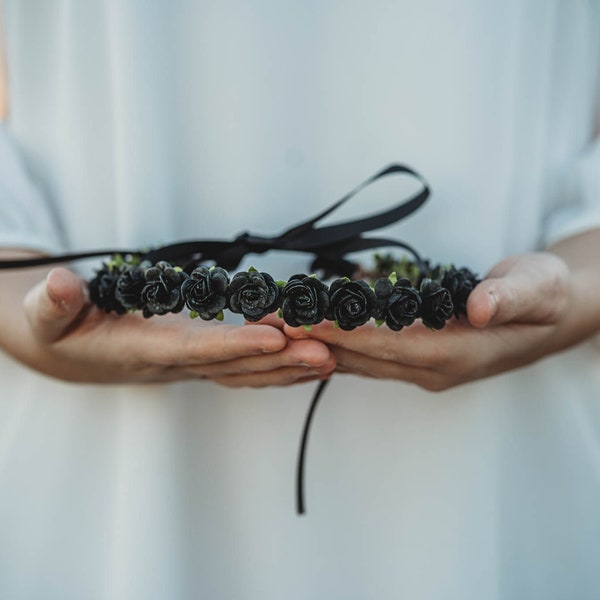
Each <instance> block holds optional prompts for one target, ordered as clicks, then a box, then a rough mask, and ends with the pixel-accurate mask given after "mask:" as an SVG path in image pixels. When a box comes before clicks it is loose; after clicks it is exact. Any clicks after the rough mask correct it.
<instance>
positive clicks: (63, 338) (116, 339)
mask: <svg viewBox="0 0 600 600" xmlns="http://www.w3.org/2000/svg"><path fill="white" fill-rule="evenodd" d="M11 275H12V277H13V278H14V277H15V275H14V273H13V274H11ZM2 276H3V277H9V275H6V274H3V275H2ZM7 306H10V303H9V302H8V301H7V300H6V297H4V298H3V302H1V303H0V308H4V310H7V308H6V307H7ZM17 308H18V307H17ZM24 314H25V317H26V318H22V319H21V320H22V321H23V323H22V325H19V324H18V323H19V320H20V318H21V317H20V315H19V311H18V310H15V311H14V314H13V315H11V317H12V321H11V327H10V328H9V329H10V331H9V332H8V334H7V333H6V332H5V335H4V336H3V338H4V339H3V340H2V342H3V345H4V347H5V348H6V349H7V350H9V351H11V350H12V353H13V354H14V355H15V356H17V358H20V359H21V360H23V361H24V362H26V363H28V364H29V365H30V366H32V367H34V368H35V369H37V370H40V371H42V372H44V373H47V374H49V375H52V376H54V377H58V378H61V379H65V380H70V381H79V382H101V383H119V382H167V381H176V380H182V379H204V378H207V379H212V380H213V381H216V382H217V383H220V384H223V385H226V386H231V387H240V386H251V387H262V386H269V385H287V384H291V383H296V382H299V381H306V380H310V379H319V378H322V377H325V376H327V375H328V374H329V373H330V372H331V371H332V370H333V368H334V366H335V359H334V357H333V355H332V353H331V352H330V351H329V349H328V348H327V346H325V345H324V344H323V343H322V342H318V341H315V340H298V341H294V340H289V339H288V338H286V336H285V335H284V334H283V333H282V332H281V331H280V330H278V329H276V328H274V327H271V326H269V325H261V326H257V327H252V328H250V327H245V326H239V327H238V326H230V325H223V324H220V323H219V324H209V323H204V322H200V320H199V319H198V320H195V321H192V320H191V319H189V317H187V315H184V314H179V315H168V316H162V317H154V318H151V319H144V318H143V317H142V316H141V315H139V314H128V315H123V316H116V315H114V314H106V313H104V312H103V311H101V310H99V309H98V308H97V307H95V306H93V305H91V304H90V302H89V300H88V295H87V287H86V285H85V283H84V282H83V281H81V280H80V279H79V278H77V276H76V275H74V274H73V273H72V272H70V271H68V270H66V269H63V268H57V269H54V270H52V271H50V273H49V274H48V276H47V278H46V279H45V281H42V282H41V283H39V284H38V285H36V286H35V287H34V288H33V289H31V290H30V291H29V292H28V293H27V295H26V297H25V301H24ZM5 318H7V316H6V315H5ZM15 323H17V324H16V325H15ZM9 334H10V335H9ZM11 335H12V339H8V340H7V339H6V338H7V337H10V336H11ZM11 342H12V343H11Z"/></svg>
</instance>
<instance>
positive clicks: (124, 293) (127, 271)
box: [115, 265, 146, 309]
mask: <svg viewBox="0 0 600 600" xmlns="http://www.w3.org/2000/svg"><path fill="white" fill-rule="evenodd" d="M145 273H146V269H144V268H142V267H140V266H137V265H132V266H127V267H125V268H124V269H123V271H122V272H121V275H120V276H119V279H118V280H117V285H116V288H115V298H116V299H117V300H118V301H119V302H120V303H121V304H122V305H123V306H124V307H125V308H127V309H135V308H143V306H144V302H143V301H142V291H143V289H144V286H145V285H146V276H145Z"/></svg>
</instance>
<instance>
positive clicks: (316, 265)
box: [0, 164, 430, 514]
mask: <svg viewBox="0 0 600 600" xmlns="http://www.w3.org/2000/svg"><path fill="white" fill-rule="evenodd" d="M393 174H407V175H412V176H413V177H415V178H417V179H418V180H419V181H420V182H421V184H422V185H423V187H422V189H421V190H420V191H419V192H417V193H416V194H415V195H413V196H412V197H410V198H409V199H408V200H405V201H403V202H401V203H400V204H397V205H395V206H394V207H393V208H391V209H389V210H387V211H384V212H380V213H376V214H374V215H371V216H369V217H365V218H362V219H355V220H352V221H346V222H343V223H338V224H335V225H328V226H325V227H317V225H318V223H319V221H321V220H322V219H324V218H325V217H327V216H328V215H330V214H331V213H333V212H334V211H336V210H337V209H338V208H340V207H341V206H342V205H343V204H345V203H346V202H348V201H349V200H351V199H352V198H353V197H354V196H356V195H357V194H358V193H359V192H360V191H361V190H363V189H364V188H366V187H367V186H369V185H371V184H372V183H374V182H375V181H377V180H378V179H382V178H383V177H387V176H388V175H393ZM429 194H430V190H429V186H428V185H427V182H426V181H425V179H424V178H423V177H422V176H421V175H420V174H419V173H417V172H416V171H414V170H413V169H411V168H410V167H407V166H405V165H398V164H393V165H390V166H389V167H386V168H385V169H383V170H381V171H379V173H376V174H375V175H373V176H372V177H369V179H367V180H365V181H363V182H362V183H361V184H360V185H358V186H357V187H355V188H354V189H353V190H352V191H350V192H349V193H348V194H346V195H345V196H344V197H343V198H341V199H340V200H338V201H337V202H335V203H334V204H332V205H331V206H330V207H329V208H327V209H326V210H324V211H323V212H321V213H319V214H318V215H317V216H315V217H313V218H312V219H309V220H308V221H305V222H304V223H300V224H299V225H296V226H294V227H292V228H291V229H288V230H287V231H285V232H284V233H282V234H281V235H278V236H275V237H262V236H257V235H253V234H250V233H242V234H241V235H239V236H238V237H236V238H235V239H234V240H231V241H222V240H195V241H186V242H178V243H176V244H171V245H168V246H163V247H161V248H157V249H156V250H151V251H149V252H147V251H143V250H123V249H106V250H93V251H89V252H79V253H71V254H61V255H58V256H48V257H43V258H31V259H19V260H2V261H0V269H19V268H24V267H36V266H41V265H50V264H56V263H62V262H71V261H76V260H82V259H86V258H94V257H99V256H110V255H113V254H122V255H128V254H129V255H134V256H137V257H139V258H140V259H142V260H148V261H150V262H152V263H156V262H158V261H160V260H164V261H167V262H170V263H174V264H178V265H180V266H183V268H184V270H191V269H193V268H194V267H195V266H196V265H198V264H200V263H202V262H206V261H214V262H215V263H216V264H217V265H219V266H221V267H223V268H224V269H227V270H233V269H235V268H236V267H237V266H238V265H239V264H240V262H241V261H242V259H243V258H244V257H245V256H246V255H247V254H251V253H254V254H264V253H265V252H269V251H270V250H287V251H291V252H307V253H311V254H314V256H315V258H314V260H313V263H312V269H313V270H317V269H323V270H325V271H326V272H327V273H331V274H336V275H343V276H351V275H352V273H353V272H354V270H355V267H356V265H354V264H353V263H351V262H350V261H348V260H346V259H345V258H344V257H345V255H346V254H349V253H351V252H358V251H360V250H370V249H373V248H381V247H385V246H391V247H399V248H402V249H404V250H406V251H408V252H410V253H411V254H412V255H413V257H414V259H415V262H416V263H417V264H418V265H419V266H420V267H422V266H423V261H422V259H421V257H420V256H419V254H418V253H417V251H416V250H415V249H414V248H412V247H411V246H409V245H408V244H406V243H404V242H401V241H399V240H395V239H388V238H365V237H362V234H363V233H364V232H366V231H373V230H376V229H381V228H382V227H386V226H387V225H391V224H393V223H396V222H397V221H400V220H402V219H404V218H405V217H407V216H408V215H410V214H412V213H413V212H414V211H416V210H417V209H419V208H420V207H421V206H422V205H423V204H424V202H425V201H426V200H427V198H428V196H429ZM328 381H329V380H325V381H322V382H321V383H320V384H319V385H318V386H317V388H316V390H315V393H314V394H313V398H312V401H311V404H310V408H309V410H308V413H307V416H306V419H305V422H304V428H303V432H302V438H301V442H300V448H299V452H298V463H297V471H296V510H297V512H298V514H304V512H305V502H304V465H305V457H306V449H307V444H308V434H309V430H310V426H311V423H312V420H313V417H314V414H315V411H316V408H317V404H318V402H319V399H320V398H321V396H322V394H323V392H324V390H325V388H326V386H327V383H328Z"/></svg>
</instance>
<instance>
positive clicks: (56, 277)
mask: <svg viewBox="0 0 600 600" xmlns="http://www.w3.org/2000/svg"><path fill="white" fill-rule="evenodd" d="M87 303H88V292H87V288H86V287H85V286H84V284H83V282H82V281H81V280H80V279H79V278H78V277H77V276H76V275H75V274H74V273H72V272H71V271H68V270H67V269H63V268H57V269H52V271H50V272H49V273H48V276H47V277H46V280H45V281H42V282H40V283H39V284H38V285H37V286H35V287H34V288H33V289H32V290H30V291H29V293H28V294H27V296H25V300H24V308H25V314H26V316H27V319H28V321H29V324H30V326H31V329H32V331H33V335H34V336H35V337H36V338H37V339H38V340H39V341H41V342H46V343H51V342H55V341H57V340H59V339H60V338H61V337H62V336H63V335H64V334H65V333H66V331H67V330H68V329H69V327H70V326H71V325H72V324H73V322H74V321H75V320H76V319H77V317H78V316H79V315H80V313H81V311H82V310H83V308H84V307H85V306H86V305H87Z"/></svg>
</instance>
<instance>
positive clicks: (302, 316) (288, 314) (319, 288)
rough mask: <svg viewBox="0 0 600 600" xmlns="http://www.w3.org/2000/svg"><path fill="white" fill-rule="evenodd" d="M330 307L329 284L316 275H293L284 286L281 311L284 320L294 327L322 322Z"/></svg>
mask: <svg viewBox="0 0 600 600" xmlns="http://www.w3.org/2000/svg"><path fill="white" fill-rule="evenodd" d="M328 307H329V294H328V289H327V286H326V285H325V284H324V283H322V282H321V281H319V280H318V279H317V278H316V277H309V276H307V275H292V277H290V279H289V281H288V282H287V284H286V286H285V287H284V288H283V292H282V300H281V311H282V313H283V319H284V321H285V322H286V323H287V324H288V325H291V326H292V327H299V326H300V325H316V324H317V323H320V322H321V321H322V320H323V319H324V318H325V313H326V311H327V308H328Z"/></svg>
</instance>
